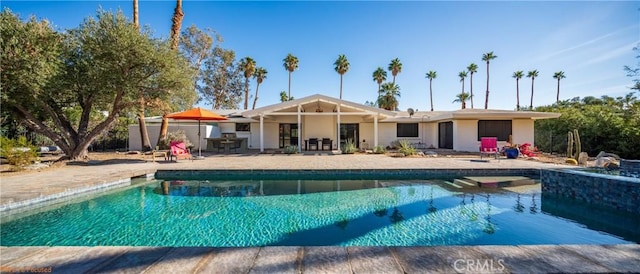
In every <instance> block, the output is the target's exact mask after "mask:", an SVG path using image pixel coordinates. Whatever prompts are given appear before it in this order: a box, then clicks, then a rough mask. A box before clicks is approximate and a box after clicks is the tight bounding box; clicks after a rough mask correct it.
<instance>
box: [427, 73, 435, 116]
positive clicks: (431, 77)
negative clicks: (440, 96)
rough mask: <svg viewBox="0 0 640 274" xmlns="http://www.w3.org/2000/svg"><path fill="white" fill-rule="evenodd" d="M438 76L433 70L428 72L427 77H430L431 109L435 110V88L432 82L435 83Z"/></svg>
mask: <svg viewBox="0 0 640 274" xmlns="http://www.w3.org/2000/svg"><path fill="white" fill-rule="evenodd" d="M437 76H438V75H437V73H436V72H435V71H433V70H430V71H429V72H427V75H426V77H427V78H429V102H431V111H433V89H432V85H431V84H432V83H433V79H436V77H437Z"/></svg>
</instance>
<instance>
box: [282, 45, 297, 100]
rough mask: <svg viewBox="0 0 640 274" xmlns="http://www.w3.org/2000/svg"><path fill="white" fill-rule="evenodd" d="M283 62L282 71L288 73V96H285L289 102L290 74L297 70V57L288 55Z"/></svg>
mask: <svg viewBox="0 0 640 274" xmlns="http://www.w3.org/2000/svg"><path fill="white" fill-rule="evenodd" d="M282 61H283V62H284V63H283V64H282V65H283V66H284V69H286V70H287V71H288V72H289V94H288V95H287V96H288V98H289V100H291V73H292V72H293V71H294V70H296V69H298V57H295V56H293V54H291V53H289V54H288V55H287V57H285V58H284V59H282Z"/></svg>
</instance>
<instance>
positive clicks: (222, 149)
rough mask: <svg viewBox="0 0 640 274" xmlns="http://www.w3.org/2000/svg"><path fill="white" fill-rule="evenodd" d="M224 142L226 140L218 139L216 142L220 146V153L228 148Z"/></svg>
mask: <svg viewBox="0 0 640 274" xmlns="http://www.w3.org/2000/svg"><path fill="white" fill-rule="evenodd" d="M223 142H224V141H218V142H215V144H216V148H218V153H220V152H224V151H225V149H226V146H225V144H224V143H223Z"/></svg>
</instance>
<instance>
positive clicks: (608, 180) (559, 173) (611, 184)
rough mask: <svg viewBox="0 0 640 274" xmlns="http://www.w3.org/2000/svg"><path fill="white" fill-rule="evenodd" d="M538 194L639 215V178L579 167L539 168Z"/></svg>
mask: <svg viewBox="0 0 640 274" xmlns="http://www.w3.org/2000/svg"><path fill="white" fill-rule="evenodd" d="M540 181H541V183H542V195H553V196H555V197H562V198H569V199H574V200H579V201H583V202H586V203H589V204H596V205H603V206H607V207H611V208H614V209H617V210H623V211H627V212H631V213H634V214H640V179H636V178H630V177H623V176H614V175H606V174H598V173H591V172H585V171H579V170H558V169H543V170H541V172H540Z"/></svg>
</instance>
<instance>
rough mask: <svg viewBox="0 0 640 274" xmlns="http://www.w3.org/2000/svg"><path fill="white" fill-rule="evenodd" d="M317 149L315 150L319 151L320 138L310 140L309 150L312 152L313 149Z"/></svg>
mask: <svg viewBox="0 0 640 274" xmlns="http://www.w3.org/2000/svg"><path fill="white" fill-rule="evenodd" d="M313 147H315V148H316V149H315V150H318V138H309V147H308V148H307V150H311V148H313Z"/></svg>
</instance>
